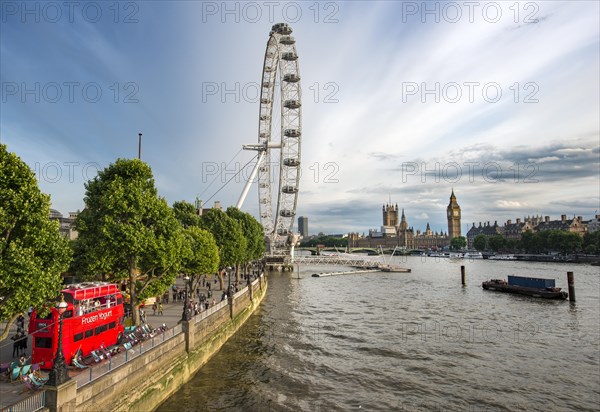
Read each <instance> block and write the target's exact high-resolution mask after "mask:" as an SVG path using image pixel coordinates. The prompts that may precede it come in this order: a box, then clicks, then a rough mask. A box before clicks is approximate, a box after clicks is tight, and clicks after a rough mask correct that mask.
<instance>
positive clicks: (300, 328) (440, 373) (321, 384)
mask: <svg viewBox="0 0 600 412" xmlns="http://www.w3.org/2000/svg"><path fill="white" fill-rule="evenodd" d="M393 259H394V260H395V261H396V262H397V263H399V264H401V265H403V266H405V267H410V268H411V269H412V273H408V274H405V273H369V274H362V275H346V276H333V277H327V278H312V277H311V276H310V275H311V274H312V273H314V272H321V271H331V270H332V269H331V268H325V267H320V268H319V267H312V268H302V272H301V274H300V279H297V278H296V277H297V275H298V274H297V273H293V274H290V273H271V274H269V282H270V284H269V290H268V293H267V296H266V298H265V300H264V301H263V304H262V306H261V307H260V308H259V309H258V310H257V312H256V313H255V315H253V316H252V317H251V318H250V319H249V320H248V322H247V323H246V324H245V325H244V326H243V327H242V328H241V329H240V331H239V332H238V333H237V334H236V335H235V336H234V337H233V338H232V339H231V340H230V341H229V342H227V344H226V345H225V346H224V347H223V348H222V349H221V351H220V352H219V353H218V354H217V355H215V357H214V358H213V359H211V361H210V362H209V363H208V364H207V365H205V366H204V367H203V368H202V369H201V370H200V371H199V372H198V374H197V375H196V376H195V377H194V378H193V379H192V380H191V381H190V382H189V383H188V384H186V385H185V386H183V387H182V388H181V390H180V391H179V392H177V393H176V394H175V395H174V396H173V397H171V398H170V399H169V400H167V401H166V402H165V403H164V404H163V405H161V406H160V408H159V409H158V411H161V412H167V411H181V412H185V411H204V410H211V411H212V410H240V411H254V410H256V411H260V410H274V411H296V410H303V411H331V410H364V411H375V410H377V411H390V410H407V411H417V410H419V411H421V410H423V411H425V410H440V411H441V410H456V411H465V410H467V411H504V410H534V411H535V410H540V411H542V410H543V411H549V410H556V411H562V410H590V411H591V410H594V411H597V410H598V408H599V407H598V405H600V364H599V358H600V347H599V342H600V296H599V295H600V274H599V273H598V267H593V266H589V265H572V266H571V265H564V264H551V263H530V262H515V261H487V260H479V261H477V260H473V261H462V260H449V259H435V258H419V257H397V258H393ZM460 265H465V266H466V271H467V286H466V287H464V288H463V287H462V286H461V284H460ZM334 270H342V269H341V268H340V269H334ZM567 270H572V271H574V272H575V282H576V296H577V303H576V304H575V305H571V304H570V303H569V302H565V301H543V300H537V299H532V298H527V297H521V296H516V295H507V294H502V293H494V292H489V291H484V290H483V289H482V288H481V282H482V281H484V280H488V279H491V278H506V276H507V275H510V274H515V275H528V276H539V277H546V278H556V279H557V286H559V287H563V288H564V289H567V284H566V271H567Z"/></svg>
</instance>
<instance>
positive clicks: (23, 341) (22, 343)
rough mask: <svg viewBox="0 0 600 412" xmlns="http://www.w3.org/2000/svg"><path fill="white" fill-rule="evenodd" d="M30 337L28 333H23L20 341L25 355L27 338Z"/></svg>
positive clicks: (22, 352) (22, 353)
mask: <svg viewBox="0 0 600 412" xmlns="http://www.w3.org/2000/svg"><path fill="white" fill-rule="evenodd" d="M28 338H29V336H28V335H27V334H26V333H24V332H23V333H21V342H20V347H21V355H23V356H25V352H27V339H28Z"/></svg>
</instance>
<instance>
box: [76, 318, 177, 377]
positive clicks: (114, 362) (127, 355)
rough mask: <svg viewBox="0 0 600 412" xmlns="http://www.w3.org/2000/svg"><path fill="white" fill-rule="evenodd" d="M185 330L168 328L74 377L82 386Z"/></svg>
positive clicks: (175, 327)
mask: <svg viewBox="0 0 600 412" xmlns="http://www.w3.org/2000/svg"><path fill="white" fill-rule="evenodd" d="M182 332H183V330H182V328H181V325H176V326H174V327H173V328H172V329H167V330H166V331H164V332H163V333H161V334H160V335H156V336H154V337H152V338H150V339H148V340H145V341H143V342H140V343H139V344H137V345H136V346H133V347H132V348H131V349H129V350H126V351H125V352H121V353H119V354H117V355H114V356H112V357H111V358H110V359H108V360H107V361H106V360H105V361H102V363H98V364H93V365H91V366H90V367H89V368H87V369H85V370H84V371H83V373H80V374H79V375H77V376H75V377H74V378H73V379H74V380H76V381H77V387H78V388H81V387H82V386H85V385H87V384H89V383H91V382H93V381H95V380H96V379H99V378H101V377H102V376H104V375H106V374H107V373H109V372H111V371H112V370H113V369H115V368H118V367H120V366H123V365H125V364H126V363H127V362H129V361H131V360H133V359H135V358H137V357H138V356H140V355H142V354H143V353H146V352H148V351H149V350H152V349H154V348H155V347H157V346H160V345H162V344H163V343H165V342H167V341H169V340H171V339H173V338H174V337H175V336H177V335H179V334H180V333H182Z"/></svg>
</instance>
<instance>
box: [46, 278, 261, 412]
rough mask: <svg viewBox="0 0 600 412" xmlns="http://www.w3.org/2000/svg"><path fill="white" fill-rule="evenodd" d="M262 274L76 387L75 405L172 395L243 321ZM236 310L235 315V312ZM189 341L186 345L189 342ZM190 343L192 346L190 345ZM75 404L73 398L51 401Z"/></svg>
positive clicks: (137, 407) (133, 406)
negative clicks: (146, 348) (158, 342)
mask: <svg viewBox="0 0 600 412" xmlns="http://www.w3.org/2000/svg"><path fill="white" fill-rule="evenodd" d="M266 290H267V282H266V279H265V278H264V277H263V278H262V279H261V281H260V282H257V283H256V284H255V285H253V293H252V297H253V299H252V300H250V294H249V293H248V290H247V289H246V290H245V293H243V294H241V296H238V297H237V298H234V299H233V300H232V309H233V310H232V312H230V310H231V308H230V305H225V306H223V307H222V308H220V309H219V310H217V311H216V312H214V313H212V314H211V315H209V316H207V317H206V318H204V319H202V320H201V321H199V322H196V321H195V320H194V319H192V320H190V321H189V322H183V323H182V326H183V332H182V333H179V334H178V335H175V336H174V337H172V338H171V339H170V340H168V341H166V342H164V343H162V344H161V345H159V346H156V347H155V348H153V349H151V350H149V351H148V352H145V353H143V354H141V355H139V356H138V357H137V358H135V359H132V360H130V361H129V362H127V363H125V364H124V365H122V366H119V367H118V368H115V369H113V370H112V371H111V372H109V373H108V374H106V375H104V376H102V377H100V378H98V379H96V380H94V381H93V382H91V383H89V384H87V385H85V386H83V387H80V388H77V395H76V402H75V405H76V406H75V410H76V411H89V412H95V411H98V412H101V411H102V412H103V411H152V410H154V409H156V408H157V407H158V405H160V404H161V403H162V402H164V401H165V400H167V399H168V398H169V397H170V396H171V395H173V394H174V393H175V392H176V391H177V390H178V389H179V388H180V387H181V386H182V385H183V384H185V383H186V382H187V381H189V380H190V379H191V378H192V376H193V375H194V374H195V373H196V372H197V371H198V369H199V368H200V367H202V366H203V365H204V364H205V363H206V362H208V360H209V359H210V358H211V357H212V356H213V355H214V354H216V353H217V352H218V351H219V349H220V348H221V347H222V346H223V344H225V342H227V340H228V339H229V338H230V337H231V336H232V335H233V334H235V332H236V331H237V330H238V329H239V328H240V327H241V326H242V325H243V324H244V322H245V321H246V320H247V319H248V317H250V315H251V314H252V313H253V312H254V310H255V309H256V308H257V307H258V305H259V304H260V302H261V301H262V299H263V298H264V296H265V293H266ZM231 313H233V316H231ZM186 342H187V345H186ZM186 346H188V350H186ZM48 407H49V409H50V411H55V410H57V411H61V410H65V411H66V410H67V409H68V410H73V402H72V401H71V402H70V403H67V402H65V403H63V405H48Z"/></svg>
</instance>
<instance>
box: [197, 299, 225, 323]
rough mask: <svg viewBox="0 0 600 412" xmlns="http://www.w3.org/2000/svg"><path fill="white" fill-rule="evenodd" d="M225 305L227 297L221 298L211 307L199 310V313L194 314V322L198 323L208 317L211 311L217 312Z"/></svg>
mask: <svg viewBox="0 0 600 412" xmlns="http://www.w3.org/2000/svg"><path fill="white" fill-rule="evenodd" d="M225 306H227V299H225V300H222V301H221V302H219V303H217V304H216V305H214V306H213V307H210V308H208V310H204V311H202V312H200V313H199V314H197V315H196V316H194V323H199V322H201V321H203V320H204V319H206V318H208V317H209V316H210V315H212V314H213V313H215V312H218V311H219V310H220V309H221V308H223V307H225Z"/></svg>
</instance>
